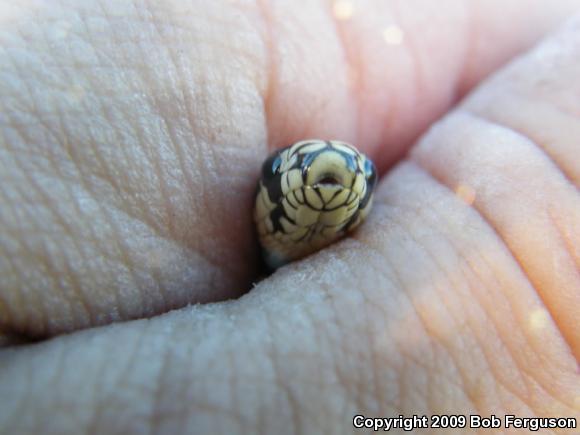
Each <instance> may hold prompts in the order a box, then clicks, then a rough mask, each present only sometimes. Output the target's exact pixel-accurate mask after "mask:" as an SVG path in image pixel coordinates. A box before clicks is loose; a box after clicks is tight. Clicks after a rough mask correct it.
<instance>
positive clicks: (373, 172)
mask: <svg viewBox="0 0 580 435" xmlns="http://www.w3.org/2000/svg"><path fill="white" fill-rule="evenodd" d="M365 177H366V179H367V189H369V190H371V191H372V190H373V189H374V188H375V184H377V168H376V167H375V165H374V164H373V162H371V161H370V160H369V159H365Z"/></svg>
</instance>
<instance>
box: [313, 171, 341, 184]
mask: <svg viewBox="0 0 580 435" xmlns="http://www.w3.org/2000/svg"><path fill="white" fill-rule="evenodd" d="M314 184H315V185H318V186H327V187H333V186H342V177H340V176H338V175H337V174H323V175H322V176H321V177H320V178H319V179H318V180H316V182H315V183H314Z"/></svg>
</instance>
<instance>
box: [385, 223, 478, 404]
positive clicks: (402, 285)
mask: <svg viewBox="0 0 580 435" xmlns="http://www.w3.org/2000/svg"><path fill="white" fill-rule="evenodd" d="M391 223H397V224H398V225H399V228H402V229H403V230H404V231H405V234H407V236H408V237H410V239H411V240H413V241H414V242H415V244H416V245H417V246H421V245H420V244H418V243H417V241H416V240H415V238H414V237H413V236H412V235H411V234H410V232H409V231H408V230H407V228H406V227H405V225H404V223H403V222H402V221H400V220H398V219H395V218H394V217H393V216H391ZM391 271H392V274H393V276H394V277H396V279H397V281H398V282H399V288H403V289H404V288H408V285H405V281H404V280H403V277H402V276H401V275H400V273H399V271H398V270H397V269H396V268H392V269H391ZM404 294H405V296H406V298H407V300H408V302H409V305H410V306H411V307H412V308H413V311H414V312H415V314H416V316H417V319H418V320H419V321H420V323H421V326H422V328H423V329H424V330H425V331H426V332H427V336H428V337H431V338H433V339H434V340H435V341H436V342H438V343H439V345H440V346H441V347H442V348H443V349H444V350H445V353H446V354H447V355H448V356H449V357H450V358H451V362H452V363H453V365H454V367H455V369H456V371H457V373H458V374H459V375H460V377H461V383H457V384H456V385H457V386H458V387H459V389H460V390H464V391H465V392H466V393H467V394H466V396H467V398H468V399H469V401H470V402H471V404H473V405H474V406H475V404H476V403H477V402H476V401H475V400H474V398H473V397H471V396H470V395H469V390H465V389H463V388H462V387H465V386H467V385H468V382H467V381H466V377H465V374H464V371H463V370H461V367H460V366H459V364H458V361H457V358H456V357H455V355H454V352H453V350H452V348H451V347H450V345H448V344H447V343H445V341H443V340H441V339H440V338H439V337H436V336H435V335H434V334H432V333H431V334H430V333H429V331H431V330H432V328H431V327H430V326H429V323H428V319H427V318H425V316H424V315H423V314H422V313H421V311H420V310H419V309H418V308H417V306H416V305H415V302H414V301H413V299H412V298H411V295H410V294H409V293H408V292H404ZM452 384H455V382H452ZM401 400H402V399H401Z"/></svg>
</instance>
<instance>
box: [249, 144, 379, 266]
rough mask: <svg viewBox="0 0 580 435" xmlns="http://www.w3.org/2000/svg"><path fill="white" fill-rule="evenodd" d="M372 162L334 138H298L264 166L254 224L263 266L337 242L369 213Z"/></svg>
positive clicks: (373, 175)
mask: <svg viewBox="0 0 580 435" xmlns="http://www.w3.org/2000/svg"><path fill="white" fill-rule="evenodd" d="M376 183H377V170H376V167H375V165H374V164H373V162H372V161H371V160H370V159H369V158H368V157H367V156H365V155H364V154H363V153H361V152H360V151H358V150H357V149H356V148H355V147H354V146H353V145H350V144H348V143H346V142H342V141H338V140H320V139H312V140H303V141H299V142H296V143H294V144H292V145H290V146H288V147H286V148H282V149H280V150H278V151H275V152H273V153H272V154H271V155H270V156H269V157H268V158H267V159H266V160H265V161H264V163H263V165H262V172H261V177H260V179H259V180H258V185H257V189H256V198H255V205H254V222H255V225H256V230H257V234H258V240H259V243H260V246H261V251H262V257H263V259H264V262H265V264H266V266H267V267H268V268H270V269H272V270H275V269H277V268H279V267H281V266H283V265H285V264H287V263H289V262H291V261H295V260H298V259H301V258H303V257H306V256H308V255H310V254H312V253H314V252H316V251H319V250H320V249H322V248H324V247H326V246H328V245H330V244H331V243H334V242H335V241H337V240H339V239H341V238H342V237H344V236H345V235H346V234H348V233H350V232H351V231H353V230H354V229H355V228H357V227H358V226H359V225H360V224H361V223H362V222H363V220H364V219H365V218H366V217H367V215H368V214H369V212H370V210H371V207H372V203H373V193H374V189H375V186H376Z"/></svg>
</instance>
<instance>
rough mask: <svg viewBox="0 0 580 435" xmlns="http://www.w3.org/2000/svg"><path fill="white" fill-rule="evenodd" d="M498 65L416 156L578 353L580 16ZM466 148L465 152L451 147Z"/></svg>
mask: <svg viewBox="0 0 580 435" xmlns="http://www.w3.org/2000/svg"><path fill="white" fill-rule="evenodd" d="M579 22H580V21H579V20H576V21H573V22H572V23H571V24H570V25H569V26H568V27H567V28H566V29H565V30H564V31H562V32H561V33H560V34H559V35H558V36H556V37H554V38H551V39H549V40H548V41H547V42H545V43H544V44H541V45H540V46H539V47H538V48H536V49H535V50H534V51H532V52H531V53H530V54H529V55H527V56H525V57H524V58H523V59H521V60H520V61H519V62H516V63H514V64H513V65H512V66H511V67H510V68H507V69H506V70H504V71H502V72H501V73H500V74H498V75H497V76H496V77H495V78H494V80H493V81H491V82H490V83H489V84H486V86H485V87H484V88H482V89H481V90H480V91H478V92H476V93H475V94H474V95H473V96H471V97H470V98H469V99H468V100H467V101H466V102H465V103H464V104H462V106H461V107H460V110H459V111H458V112H457V113H456V114H454V115H453V116H450V117H449V118H448V119H447V120H446V121H444V122H442V123H441V124H440V125H439V126H437V127H436V128H434V129H433V130H432V131H431V132H430V134H429V135H427V137H425V138H424V139H423V141H422V143H421V145H420V146H419V147H418V148H417V149H416V150H415V151H414V153H413V157H414V159H415V161H417V162H419V163H420V164H421V165H422V166H423V167H424V168H426V169H427V170H428V171H429V172H431V173H432V174H433V175H434V176H435V177H436V178H437V179H438V180H440V181H441V182H442V183H443V184H445V185H446V186H448V187H449V188H450V189H453V190H457V189H459V190H460V191H462V192H468V195H469V201H470V202H473V206H474V207H475V208H476V209H477V210H478V211H479V212H480V213H481V215H482V216H483V217H484V218H485V219H486V220H487V221H488V223H489V225H490V226H491V227H492V228H494V230H495V231H497V233H498V235H499V237H501V238H502V239H503V240H504V241H505V244H506V247H507V249H509V250H510V251H511V253H512V255H513V257H514V258H515V260H516V261H517V263H518V265H519V267H521V269H522V270H523V272H524V273H526V275H527V276H528V278H529V281H530V284H531V285H532V286H533V287H534V288H535V289H536V290H537V292H538V294H539V296H540V297H541V299H542V300H543V302H544V303H545V305H546V307H547V309H548V310H549V313H550V315H551V317H552V318H553V319H554V321H555V322H556V323H557V324H558V326H559V327H560V330H561V331H562V334H563V335H564V337H566V339H567V340H568V343H569V345H570V347H571V349H572V352H573V354H574V355H575V356H576V358H580V328H578V315H577V314H578V312H577V307H578V306H580V253H579V251H578V246H579V243H580V225H579V222H580V196H579V190H578V187H579V186H580V182H579V180H580V159H579V158H578V144H577V136H575V135H574V133H575V132H576V131H578V125H579V122H578V113H580V105H579V104H578V101H579V99H578V97H579V96H580V86H579V85H578V81H577V77H578V74H579V73H580V62H578V55H579V54H580V25H579ZM457 155H459V156H461V157H462V158H461V159H457V158H452V156H457Z"/></svg>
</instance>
